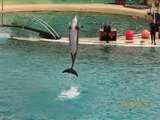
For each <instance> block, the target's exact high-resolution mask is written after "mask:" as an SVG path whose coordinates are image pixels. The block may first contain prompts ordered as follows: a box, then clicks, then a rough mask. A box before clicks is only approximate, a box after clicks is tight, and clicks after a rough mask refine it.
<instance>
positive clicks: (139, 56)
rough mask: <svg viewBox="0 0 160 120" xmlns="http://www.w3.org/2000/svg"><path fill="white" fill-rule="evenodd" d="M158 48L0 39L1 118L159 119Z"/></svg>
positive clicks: (8, 119)
mask: <svg viewBox="0 0 160 120" xmlns="http://www.w3.org/2000/svg"><path fill="white" fill-rule="evenodd" d="M159 60H160V48H142V47H120V46H106V47H104V46H96V45H91V46H90V45H79V49H78V53H77V59H76V63H75V67H74V68H75V69H76V70H77V72H78V74H79V77H76V76H74V75H70V74H67V73H62V71H63V70H64V69H66V68H68V67H69V66H70V65H71V59H70V52H69V45H68V44H66V43H50V42H29V41H15V40H7V39H4V38H1V39H0V68H1V69H0V120H142V119H145V120H153V119H159V118H160V115H159V112H160V109H159V108H160V94H159V91H160V81H159V80H160V79H159V71H160V61H159Z"/></svg>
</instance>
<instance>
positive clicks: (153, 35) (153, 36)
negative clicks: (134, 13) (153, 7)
mask: <svg viewBox="0 0 160 120" xmlns="http://www.w3.org/2000/svg"><path fill="white" fill-rule="evenodd" d="M150 32H151V43H152V44H153V42H154V45H156V24H155V22H154V20H152V21H151V23H150Z"/></svg>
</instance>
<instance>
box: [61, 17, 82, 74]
mask: <svg viewBox="0 0 160 120" xmlns="http://www.w3.org/2000/svg"><path fill="white" fill-rule="evenodd" d="M78 41H79V27H78V19H77V16H75V17H74V19H73V20H72V23H71V25H70V26H69V42H70V48H71V58H72V66H71V68H68V69H65V70H64V71H63V73H64V72H68V73H72V74H74V75H76V76H78V73H77V72H76V70H74V69H73V66H74V63H75V60H76V54H77V50H78Z"/></svg>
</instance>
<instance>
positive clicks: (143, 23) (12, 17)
mask: <svg viewBox="0 0 160 120" xmlns="http://www.w3.org/2000/svg"><path fill="white" fill-rule="evenodd" d="M29 14H32V15H34V16H36V17H38V18H40V19H42V20H43V21H45V22H47V23H48V24H49V25H50V26H52V27H53V28H54V29H55V30H56V31H57V33H58V34H59V35H60V36H62V37H68V26H69V22H71V21H72V19H73V18H74V16H78V20H79V26H80V27H81V26H83V27H81V28H80V37H99V29H100V28H103V27H104V25H105V24H106V22H108V23H109V24H110V26H111V27H112V28H116V29H117V35H118V36H121V35H125V33H126V31H127V30H133V32H134V33H135V34H140V33H141V31H142V30H144V29H148V30H149V23H148V21H147V20H145V19H141V18H136V19H135V18H132V17H131V16H123V15H116V14H102V13H81V12H32V13H29ZM24 15H25V13H21V14H20V13H19V14H4V24H13V25H22V26H24V25H27V26H29V27H34V28H37V29H40V30H44V31H46V29H45V28H44V27H43V26H42V25H40V24H39V23H37V21H35V20H34V19H30V18H27V17H26V16H24ZM10 30H11V31H10ZM2 31H3V30H2ZM7 32H9V33H10V34H11V35H13V36H24V34H25V35H26V36H27V35H28V36H30V34H32V36H33V33H30V34H28V32H27V31H20V30H18V31H17V30H12V29H9V30H8V31H7Z"/></svg>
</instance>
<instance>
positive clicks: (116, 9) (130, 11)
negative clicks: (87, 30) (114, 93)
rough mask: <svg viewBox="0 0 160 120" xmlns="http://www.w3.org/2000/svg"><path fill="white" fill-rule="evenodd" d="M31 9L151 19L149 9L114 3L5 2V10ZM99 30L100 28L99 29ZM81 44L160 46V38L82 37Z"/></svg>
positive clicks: (62, 39)
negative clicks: (152, 40) (108, 40)
mask: <svg viewBox="0 0 160 120" xmlns="http://www.w3.org/2000/svg"><path fill="white" fill-rule="evenodd" d="M31 11H79V12H96V13H112V14H121V15H128V16H132V17H134V18H136V17H140V18H145V19H149V16H148V15H147V13H148V12H149V9H134V8H128V7H124V6H123V5H114V4H4V8H3V12H4V13H7V12H31ZM97 32H98V30H97ZM13 39H18V40H30V41H50V42H66V43H68V42H69V41H68V38H61V39H60V40H49V39H34V38H32V39H31V38H28V39H26V38H17V37H13ZM79 43H80V44H90V45H93V44H94V45H119V46H133V47H160V40H159V38H158V35H156V45H153V44H151V40H150V38H149V39H142V38H141V35H140V34H139V35H135V36H134V39H133V40H126V39H125V36H117V40H116V41H110V42H109V43H106V42H105V41H100V40H99V38H80V40H79Z"/></svg>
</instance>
